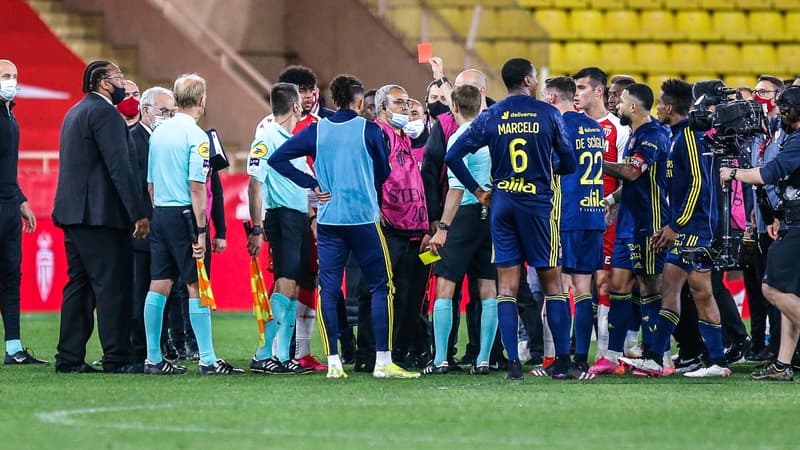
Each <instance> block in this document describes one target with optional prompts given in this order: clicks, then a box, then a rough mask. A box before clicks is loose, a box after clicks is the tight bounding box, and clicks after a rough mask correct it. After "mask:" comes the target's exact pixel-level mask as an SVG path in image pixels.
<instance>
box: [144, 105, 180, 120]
mask: <svg viewBox="0 0 800 450" xmlns="http://www.w3.org/2000/svg"><path fill="white" fill-rule="evenodd" d="M142 108H153V105H142ZM177 112H178V110H177V109H169V108H161V109H157V110H156V111H155V112H154V113H153V114H154V115H156V116H157V117H165V118H168V119H170V118H173V117H175V113H177Z"/></svg>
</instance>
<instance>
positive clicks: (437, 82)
mask: <svg viewBox="0 0 800 450" xmlns="http://www.w3.org/2000/svg"><path fill="white" fill-rule="evenodd" d="M449 82H450V80H448V79H447V77H442V78H439V79H438V80H434V81H433V84H435V85H436V87H442V85H443V84H445V83H449Z"/></svg>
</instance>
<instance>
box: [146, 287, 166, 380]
mask: <svg viewBox="0 0 800 450" xmlns="http://www.w3.org/2000/svg"><path fill="white" fill-rule="evenodd" d="M166 303H167V297H166V296H165V295H161V294H158V293H156V292H152V291H150V292H148V293H147V297H145V299H144V333H145V338H146V339H147V360H148V361H150V362H151V363H153V364H158V363H160V362H161V360H162V357H161V327H162V324H163V323H164V305H166Z"/></svg>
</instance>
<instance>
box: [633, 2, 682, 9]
mask: <svg viewBox="0 0 800 450" xmlns="http://www.w3.org/2000/svg"><path fill="white" fill-rule="evenodd" d="M627 3H628V8H630V9H663V5H662V2H661V1H659V0H627ZM668 4H669V7H670V8H674V6H673V4H674V3H673V2H669V3H668Z"/></svg>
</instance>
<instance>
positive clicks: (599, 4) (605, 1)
mask: <svg viewBox="0 0 800 450" xmlns="http://www.w3.org/2000/svg"><path fill="white" fill-rule="evenodd" d="M589 6H591V7H592V8H594V9H606V10H609V11H611V10H615V9H623V8H625V3H624V2H621V1H620V0H590V1H589Z"/></svg>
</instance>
